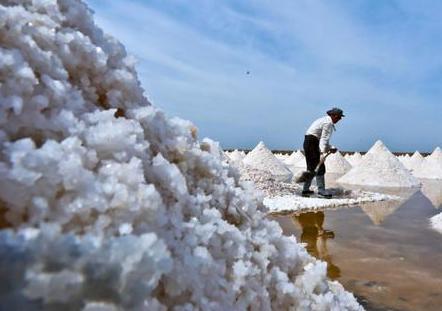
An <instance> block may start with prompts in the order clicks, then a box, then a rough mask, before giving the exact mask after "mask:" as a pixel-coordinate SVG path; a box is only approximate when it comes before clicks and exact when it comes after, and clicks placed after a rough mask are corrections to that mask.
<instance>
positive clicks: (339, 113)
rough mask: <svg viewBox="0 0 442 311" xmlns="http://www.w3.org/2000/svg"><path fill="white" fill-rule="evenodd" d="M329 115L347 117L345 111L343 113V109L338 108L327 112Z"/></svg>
mask: <svg viewBox="0 0 442 311" xmlns="http://www.w3.org/2000/svg"><path fill="white" fill-rule="evenodd" d="M327 114H328V115H332V114H334V115H338V116H341V117H345V115H344V111H342V109H339V108H336V107H335V108H332V109H330V110H329V111H327Z"/></svg>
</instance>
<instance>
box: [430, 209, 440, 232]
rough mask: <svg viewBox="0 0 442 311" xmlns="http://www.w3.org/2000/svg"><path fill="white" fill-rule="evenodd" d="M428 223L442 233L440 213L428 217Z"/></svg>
mask: <svg viewBox="0 0 442 311" xmlns="http://www.w3.org/2000/svg"><path fill="white" fill-rule="evenodd" d="M430 224H431V226H432V227H433V229H434V230H436V231H438V232H439V233H441V234H442V213H440V214H437V215H436V216H433V217H431V218H430Z"/></svg>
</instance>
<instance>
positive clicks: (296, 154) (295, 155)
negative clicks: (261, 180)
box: [284, 150, 305, 166]
mask: <svg viewBox="0 0 442 311" xmlns="http://www.w3.org/2000/svg"><path fill="white" fill-rule="evenodd" d="M302 161H303V162H305V156H304V154H303V153H302V152H301V151H300V150H297V151H293V152H292V153H291V154H290V156H289V157H288V158H287V159H286V160H285V161H284V163H285V164H286V165H293V166H295V165H299V164H298V163H299V162H302Z"/></svg>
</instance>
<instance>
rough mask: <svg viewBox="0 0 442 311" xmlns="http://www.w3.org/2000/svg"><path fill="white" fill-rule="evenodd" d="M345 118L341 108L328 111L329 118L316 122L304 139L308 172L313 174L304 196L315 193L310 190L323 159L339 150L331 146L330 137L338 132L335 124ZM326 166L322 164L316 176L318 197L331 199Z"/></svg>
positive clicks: (303, 193) (303, 190)
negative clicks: (327, 184) (326, 178)
mask: <svg viewBox="0 0 442 311" xmlns="http://www.w3.org/2000/svg"><path fill="white" fill-rule="evenodd" d="M342 117H344V112H343V111H342V110H341V109H339V108H332V109H330V110H328V111H327V116H324V117H322V118H319V119H317V120H315V121H314V122H313V123H312V124H311V125H310V127H309V128H308V130H307V132H306V133H305V138H304V153H305V160H306V162H307V171H309V172H311V178H308V179H307V180H306V181H305V182H304V186H303V189H302V196H310V195H311V194H313V193H314V192H313V191H311V190H310V186H311V183H312V179H313V177H314V176H315V173H314V172H315V170H316V167H317V166H318V164H319V162H320V160H321V157H324V156H325V154H326V153H327V152H330V153H335V152H336V151H337V149H336V148H335V147H333V146H331V145H330V137H331V135H332V133H333V132H334V131H335V130H336V128H335V124H336V123H338V122H339V120H341V118H342ZM324 175H325V165H324V164H322V165H321V166H320V167H319V170H318V172H317V174H316V185H317V186H318V195H319V196H321V197H324V198H331V197H332V194H331V193H329V192H327V191H326V189H325V177H324Z"/></svg>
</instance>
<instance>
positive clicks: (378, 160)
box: [337, 140, 420, 188]
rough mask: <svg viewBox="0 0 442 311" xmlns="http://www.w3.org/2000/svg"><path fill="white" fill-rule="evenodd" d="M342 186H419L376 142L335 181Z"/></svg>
mask: <svg viewBox="0 0 442 311" xmlns="http://www.w3.org/2000/svg"><path fill="white" fill-rule="evenodd" d="M337 182H339V183H343V184H353V185H363V186H373V187H392V188H413V187H418V186H419V185H420V183H419V181H418V180H417V179H416V178H415V177H414V176H412V175H411V173H410V171H408V170H407V169H406V168H405V167H404V165H403V164H402V163H401V162H400V161H399V160H398V159H397V158H396V157H395V156H394V155H393V154H392V153H391V152H390V151H389V150H388V149H387V147H386V146H385V145H384V144H383V143H382V142H381V141H380V140H378V141H377V142H376V143H375V144H374V145H373V147H371V148H370V150H369V151H368V152H367V153H366V154H365V155H364V157H363V158H362V160H361V163H360V164H359V165H358V166H356V167H353V168H352V169H351V170H350V171H349V172H348V173H347V174H345V175H344V176H342V177H341V178H339V179H338V180H337Z"/></svg>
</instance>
